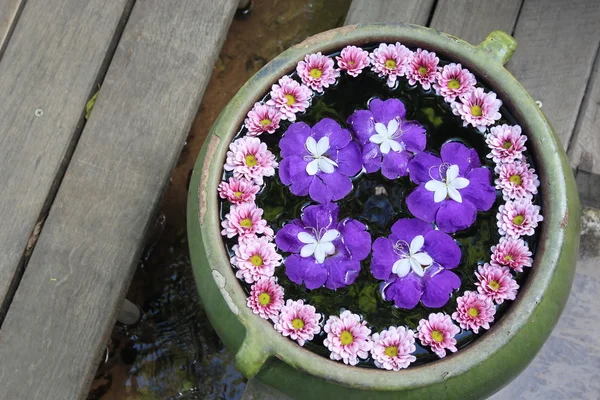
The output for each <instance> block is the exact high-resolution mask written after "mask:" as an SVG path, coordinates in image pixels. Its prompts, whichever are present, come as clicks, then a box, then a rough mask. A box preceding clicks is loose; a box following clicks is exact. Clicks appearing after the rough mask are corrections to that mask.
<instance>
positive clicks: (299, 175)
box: [279, 118, 362, 203]
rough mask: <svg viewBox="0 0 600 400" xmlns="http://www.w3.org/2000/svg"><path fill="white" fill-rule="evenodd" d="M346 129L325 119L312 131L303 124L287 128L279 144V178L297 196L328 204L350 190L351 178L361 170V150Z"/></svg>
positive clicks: (342, 196) (299, 123)
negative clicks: (308, 196)
mask: <svg viewBox="0 0 600 400" xmlns="http://www.w3.org/2000/svg"><path fill="white" fill-rule="evenodd" d="M351 139H352V137H351V136H350V132H348V130H347V129H343V128H342V127H341V126H340V125H339V124H338V123H337V122H335V121H334V120H332V119H329V118H325V119H323V120H321V121H319V122H318V123H317V124H315V126H313V127H312V128H311V127H310V126H308V125H307V124H305V123H304V122H297V123H295V124H292V125H290V127H289V128H288V129H287V131H286V132H285V134H284V135H283V138H281V141H280V142H279V147H280V148H281V157H282V158H283V159H282V160H281V164H280V165H279V178H281V182H283V184H285V185H287V186H290V190H291V192H292V193H293V194H295V195H296V196H306V195H310V197H311V198H312V199H313V200H315V201H318V202H319V203H327V202H329V201H336V200H340V199H342V198H344V197H345V196H346V195H347V194H348V193H350V191H351V190H352V182H351V181H350V177H351V176H353V175H356V174H357V173H358V172H360V170H361V169H362V162H361V157H360V149H359V148H358V145H357V144H356V143H354V142H353V141H352V140H351Z"/></svg>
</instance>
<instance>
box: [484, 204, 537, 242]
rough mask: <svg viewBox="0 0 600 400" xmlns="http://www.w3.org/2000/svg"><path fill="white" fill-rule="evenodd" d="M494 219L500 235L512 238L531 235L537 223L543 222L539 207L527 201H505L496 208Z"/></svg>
mask: <svg viewBox="0 0 600 400" xmlns="http://www.w3.org/2000/svg"><path fill="white" fill-rule="evenodd" d="M496 218H497V219H498V231H499V232H500V234H501V235H507V236H511V237H513V238H518V237H520V236H525V235H526V236H531V235H533V234H534V232H535V228H537V226H538V222H540V221H543V220H544V217H542V216H541V215H540V206H536V205H534V204H532V203H531V200H528V199H518V200H514V201H507V202H506V204H503V205H501V206H500V207H499V208H498V214H496Z"/></svg>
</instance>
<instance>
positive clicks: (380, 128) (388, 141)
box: [369, 119, 403, 154]
mask: <svg viewBox="0 0 600 400" xmlns="http://www.w3.org/2000/svg"><path fill="white" fill-rule="evenodd" d="M399 127H400V125H399V124H398V121H396V120H395V119H392V120H391V121H390V122H388V124H387V127H386V126H385V125H384V124H382V123H380V122H378V123H376V124H375V131H376V132H377V134H376V135H373V136H371V137H370V138H369V141H370V142H372V143H375V144H378V145H379V150H381V153H382V154H387V153H389V152H390V150H394V151H402V149H403V147H402V144H401V143H400V142H398V141H396V140H394V135H395V134H396V133H397V132H398V128H399Z"/></svg>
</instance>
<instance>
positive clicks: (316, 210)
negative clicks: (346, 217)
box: [296, 203, 340, 251]
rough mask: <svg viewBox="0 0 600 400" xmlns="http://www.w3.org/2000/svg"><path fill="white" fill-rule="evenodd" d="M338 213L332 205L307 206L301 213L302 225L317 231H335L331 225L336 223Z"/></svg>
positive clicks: (337, 208) (336, 207)
mask: <svg viewBox="0 0 600 400" xmlns="http://www.w3.org/2000/svg"><path fill="white" fill-rule="evenodd" d="M339 211H340V208H339V207H338V206H337V205H336V204H334V203H325V204H320V205H316V206H308V207H306V208H305V209H304V212H303V213H302V223H303V224H304V226H306V227H310V228H315V229H316V230H317V231H320V230H322V229H335V226H334V225H333V224H334V223H337V218H338V213H339ZM296 221H298V220H296ZM298 223H299V222H298ZM298 251H300V250H298Z"/></svg>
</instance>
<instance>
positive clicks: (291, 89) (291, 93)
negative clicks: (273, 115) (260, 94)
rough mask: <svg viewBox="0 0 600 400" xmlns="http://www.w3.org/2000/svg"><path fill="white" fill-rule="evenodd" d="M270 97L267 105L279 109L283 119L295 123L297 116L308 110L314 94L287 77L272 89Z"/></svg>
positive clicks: (306, 87)
mask: <svg viewBox="0 0 600 400" xmlns="http://www.w3.org/2000/svg"><path fill="white" fill-rule="evenodd" d="M270 95H271V98H270V99H269V101H267V103H266V104H267V105H268V106H271V107H275V108H277V109H278V110H279V111H280V112H281V114H282V115H281V119H287V120H288V121H291V122H294V121H295V120H296V114H297V113H299V112H303V111H305V110H306V109H307V108H308V106H309V104H310V99H311V97H312V95H313V92H312V90H310V89H309V87H308V86H305V85H301V84H300V83H298V82H296V81H295V80H293V79H292V78H290V77H289V76H287V75H285V76H283V77H282V78H281V79H280V80H279V82H278V83H276V84H274V85H273V86H272V87H271V93H270Z"/></svg>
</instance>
